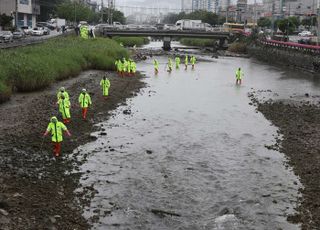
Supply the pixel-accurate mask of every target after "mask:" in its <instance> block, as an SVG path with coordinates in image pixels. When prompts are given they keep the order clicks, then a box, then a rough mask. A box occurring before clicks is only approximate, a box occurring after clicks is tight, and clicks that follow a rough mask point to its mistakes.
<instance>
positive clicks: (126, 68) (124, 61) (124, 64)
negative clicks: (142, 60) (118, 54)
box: [122, 58, 128, 76]
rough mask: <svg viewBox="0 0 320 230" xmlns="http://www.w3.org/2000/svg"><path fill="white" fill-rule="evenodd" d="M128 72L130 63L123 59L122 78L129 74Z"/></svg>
mask: <svg viewBox="0 0 320 230" xmlns="http://www.w3.org/2000/svg"><path fill="white" fill-rule="evenodd" d="M127 70H128V62H127V60H126V59H125V58H123V59H122V73H123V74H122V76H124V75H126V74H127Z"/></svg>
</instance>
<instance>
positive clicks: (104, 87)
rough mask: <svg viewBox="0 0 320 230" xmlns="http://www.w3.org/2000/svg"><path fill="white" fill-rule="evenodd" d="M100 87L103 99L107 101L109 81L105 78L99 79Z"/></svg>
mask: <svg viewBox="0 0 320 230" xmlns="http://www.w3.org/2000/svg"><path fill="white" fill-rule="evenodd" d="M100 86H101V87H102V95H103V97H104V99H107V97H108V96H109V88H110V81H109V79H108V78H107V77H106V76H104V77H103V78H102V79H101V81H100Z"/></svg>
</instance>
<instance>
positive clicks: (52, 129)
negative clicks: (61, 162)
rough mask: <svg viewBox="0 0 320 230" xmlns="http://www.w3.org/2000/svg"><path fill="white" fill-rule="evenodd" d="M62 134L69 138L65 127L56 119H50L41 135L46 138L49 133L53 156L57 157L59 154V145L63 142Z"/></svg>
mask: <svg viewBox="0 0 320 230" xmlns="http://www.w3.org/2000/svg"><path fill="white" fill-rule="evenodd" d="M63 132H66V133H67V134H68V136H71V134H70V132H69V131H68V129H67V127H66V126H65V125H64V124H63V123H62V122H60V121H58V119H57V117H51V119H50V123H49V125H48V127H47V130H46V131H45V133H44V134H43V136H47V135H48V134H49V133H51V141H52V143H53V147H54V148H53V153H54V156H56V157H58V156H59V155H60V153H61V143H62V141H63Z"/></svg>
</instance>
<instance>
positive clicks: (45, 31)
mask: <svg viewBox="0 0 320 230" xmlns="http://www.w3.org/2000/svg"><path fill="white" fill-rule="evenodd" d="M41 29H43V34H44V35H49V34H50V29H49V28H48V27H42V28H41Z"/></svg>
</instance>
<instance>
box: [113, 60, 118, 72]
mask: <svg viewBox="0 0 320 230" xmlns="http://www.w3.org/2000/svg"><path fill="white" fill-rule="evenodd" d="M118 61H119V60H116V61H115V62H114V67H115V69H116V70H117V72H118V73H119V69H118Z"/></svg>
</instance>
